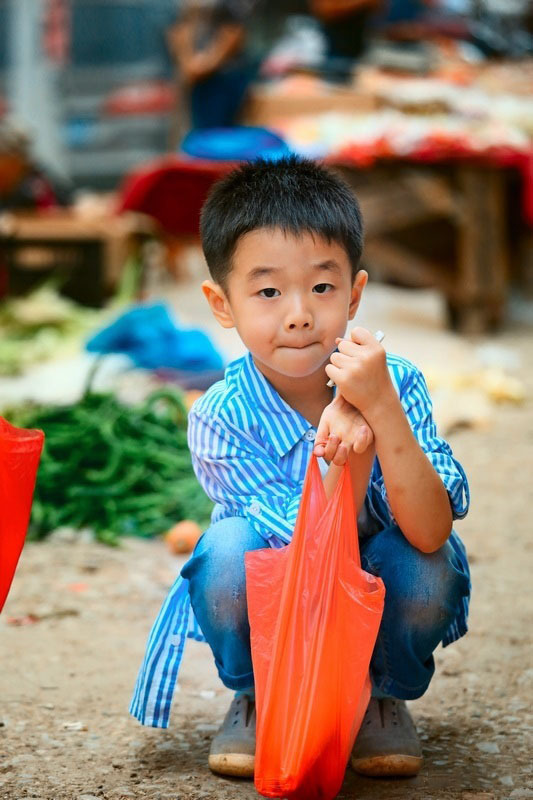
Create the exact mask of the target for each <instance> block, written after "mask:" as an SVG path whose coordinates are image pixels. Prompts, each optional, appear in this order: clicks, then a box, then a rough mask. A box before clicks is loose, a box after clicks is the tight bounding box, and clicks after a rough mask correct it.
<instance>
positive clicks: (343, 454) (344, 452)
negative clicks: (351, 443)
mask: <svg viewBox="0 0 533 800" xmlns="http://www.w3.org/2000/svg"><path fill="white" fill-rule="evenodd" d="M347 458H348V447H347V445H345V444H344V442H341V443H340V445H339V446H338V447H337V452H336V453H335V456H334V458H333V463H334V464H336V466H337V467H342V465H343V464H345V463H346V459H347Z"/></svg>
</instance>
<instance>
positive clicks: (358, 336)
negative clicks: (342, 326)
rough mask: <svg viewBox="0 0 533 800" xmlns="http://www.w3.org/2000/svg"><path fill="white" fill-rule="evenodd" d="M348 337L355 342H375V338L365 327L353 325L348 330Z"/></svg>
mask: <svg viewBox="0 0 533 800" xmlns="http://www.w3.org/2000/svg"><path fill="white" fill-rule="evenodd" d="M350 338H351V340H352V342H355V343H356V344H372V343H374V344H376V340H375V339H374V337H373V336H372V334H371V333H370V331H367V329H366V328H360V327H355V328H352V330H351V331H350Z"/></svg>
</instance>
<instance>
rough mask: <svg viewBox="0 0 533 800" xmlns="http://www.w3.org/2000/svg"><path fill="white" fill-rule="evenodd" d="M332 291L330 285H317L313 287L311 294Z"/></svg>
mask: <svg viewBox="0 0 533 800" xmlns="http://www.w3.org/2000/svg"><path fill="white" fill-rule="evenodd" d="M332 289H333V286H332V285H331V283H317V285H316V286H313V292H316V293H317V294H325V293H326V292H330V291H331V290H332Z"/></svg>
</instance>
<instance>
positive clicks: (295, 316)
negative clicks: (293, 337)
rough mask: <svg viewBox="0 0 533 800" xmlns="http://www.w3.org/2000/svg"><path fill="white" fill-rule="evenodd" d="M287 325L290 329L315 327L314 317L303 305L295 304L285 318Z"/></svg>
mask: <svg viewBox="0 0 533 800" xmlns="http://www.w3.org/2000/svg"><path fill="white" fill-rule="evenodd" d="M285 327H286V329H287V330H289V331H293V330H300V329H305V330H309V329H311V328H312V327H313V317H312V315H311V313H310V312H309V311H308V310H307V309H306V308H305V307H304V306H303V305H302V306H300V305H294V306H292V308H291V309H290V311H289V313H288V314H287V316H286V318H285Z"/></svg>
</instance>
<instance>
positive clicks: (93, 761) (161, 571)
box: [0, 320, 533, 800]
mask: <svg viewBox="0 0 533 800" xmlns="http://www.w3.org/2000/svg"><path fill="white" fill-rule="evenodd" d="M398 324H399V328H398V330H399V331H400V332H401V331H403V332H404V333H405V330H406V327H405V320H404V321H403V322H401V321H400V323H398ZM402 325H403V327H402ZM386 330H391V329H390V328H388V329H387V328H386ZM530 333H531V331H529V332H528V333H527V332H524V331H522V332H515V333H508V334H506V336H504V337H501V338H500V339H499V343H500V344H501V343H503V344H505V345H506V346H508V347H511V348H512V349H513V350H514V351H515V352H516V353H518V354H519V355H520V357H521V360H522V369H521V377H522V378H523V379H524V380H525V381H526V382H527V383H529V387H528V390H529V397H530V398H531V397H532V396H533V374H532V372H533V371H532V370H531V364H532V361H533V358H532V356H533V343H532V341H531V335H530ZM437 335H438V334H436V336H437ZM442 336H444V334H442ZM391 338H394V337H391ZM400 338H401V337H400ZM399 349H400V348H399ZM414 349H416V348H414ZM401 351H403V352H405V348H403V349H402V350H401ZM433 352H435V351H433ZM441 355H442V351H441ZM448 438H449V439H450V441H451V444H452V447H453V448H454V451H455V453H456V455H457V456H458V457H459V459H460V460H461V461H462V463H463V465H464V466H465V468H466V471H467V474H468V475H469V478H470V484H471V490H472V509H471V512H470V514H469V516H468V517H467V518H466V520H464V521H463V522H461V523H459V525H458V530H459V532H460V534H461V535H462V537H463V539H464V540H465V542H466V544H467V547H468V550H469V554H470V560H471V564H472V573H473V583H474V594H473V600H472V610H471V617H470V632H469V634H468V635H467V636H466V637H465V638H463V639H462V640H460V642H458V643H456V644H454V645H452V646H451V647H449V648H447V649H445V650H442V649H439V650H438V651H437V653H436V660H437V672H436V676H435V678H434V680H433V682H432V684H431V686H430V688H429V690H428V692H427V693H426V695H425V696H424V697H423V698H421V699H420V700H418V701H416V702H413V703H411V706H410V707H411V711H412V713H413V716H414V718H415V720H416V723H417V726H418V729H419V731H420V734H421V737H422V743H423V747H424V755H425V762H424V766H423V769H422V771H421V773H420V775H419V776H418V777H417V778H415V779H409V780H403V781H400V780H396V781H394V780H371V779H364V778H361V777H357V776H356V775H354V774H353V773H352V772H351V771H350V770H348V771H347V773H346V779H345V782H344V785H343V788H342V791H341V794H340V795H339V797H341V798H355V797H357V798H360V800H366V799H367V798H368V799H369V800H371V799H373V798H378V797H379V798H387V800H396V798H402V799H403V798H405V800H411V799H412V798H417V800H437V798H458V799H460V800H499V799H500V798H502V799H505V800H506V799H507V798H512V800H515V798H516V800H520V798H530V797H531V798H533V776H532V773H531V714H530V709H531V696H532V693H531V683H532V679H533V668H532V666H531V605H532V604H531V592H530V590H529V589H528V588H527V587H529V586H530V584H529V580H530V576H531V571H532V566H533V564H532V559H531V551H532V548H533V545H532V540H531V536H530V530H531V524H530V513H531V501H532V489H531V486H532V483H531V474H530V468H531V466H530V465H531V445H532V443H533V404H532V402H531V399H529V400H528V401H527V402H526V404H525V405H523V406H520V407H519V406H501V407H499V408H498V410H497V412H496V415H495V417H494V420H493V422H492V424H491V425H490V426H489V427H488V429H486V430H484V431H480V430H472V429H461V430H458V431H456V432H455V433H453V434H452V435H451V436H449V437H448ZM181 563H183V560H182V559H181V560H180V559H178V558H176V557H173V556H170V555H169V554H168V553H167V552H166V550H165V548H164V545H163V544H162V543H161V542H160V541H138V540H124V542H123V545H122V546H121V547H120V548H117V549H110V548H107V547H104V546H101V545H98V544H96V543H94V542H91V541H87V540H84V539H83V537H82V538H81V540H80V539H77V540H76V541H65V540H64V539H61V537H57V536H56V537H54V538H52V539H49V540H47V541H46V542H44V543H42V544H31V545H27V546H26V548H25V550H24V552H23V556H22V558H21V562H20V565H19V570H18V572H17V576H16V579H15V582H14V585H13V588H12V592H11V595H10V597H9V599H8V602H7V603H6V607H5V610H4V612H3V614H2V616H1V617H0V641H1V643H2V645H1V654H0V798H2V800H19V799H20V798H26V797H33V798H41V800H45V798H46V800H93V799H94V798H105V799H107V798H108V799H109V800H111V799H113V800H119V799H120V798H124V800H125V798H135V799H136V800H137V799H139V800H140V798H147V799H149V800H200V798H205V799H206V800H207V799H208V798H209V800H240V798H253V797H257V794H256V793H255V790H254V787H253V784H252V783H250V782H248V781H239V780H226V779H222V778H218V777H216V776H214V775H212V774H211V773H210V772H209V770H208V768H207V753H208V749H209V741H210V738H211V737H212V735H213V733H214V731H215V730H216V728H217V726H218V724H219V723H220V721H221V719H222V717H223V715H224V713H225V710H226V708H227V705H228V703H229V700H230V693H229V692H228V691H227V690H225V689H224V688H223V687H222V685H221V684H220V682H219V680H218V678H217V676H216V673H215V670H214V667H213V664H212V659H211V656H210V652H209V649H208V648H207V646H206V645H202V644H199V643H196V642H189V644H188V647H187V651H186V656H185V661H184V668H183V671H182V673H181V675H180V687H179V694H177V696H176V700H175V705H174V711H173V716H172V718H171V727H170V728H169V730H168V731H158V730H152V729H144V728H142V727H141V726H139V724H138V723H137V722H136V721H135V720H133V719H131V718H130V717H129V716H128V714H127V705H128V702H129V698H130V694H131V690H132V687H133V683H134V680H135V676H136V672H137V668H138V665H139V663H140V661H141V658H142V654H143V651H144V644H145V640H146V636H147V633H148V630H149V627H150V624H151V622H152V620H153V618H154V616H155V614H156V613H157V610H158V608H159V605H160V603H161V601H162V599H163V597H164V596H165V593H166V590H167V588H168V586H169V584H170V583H171V582H172V580H173V578H174V575H175V574H176V571H177V570H178V569H179V567H180V566H181ZM28 615H35V616H36V617H37V618H38V619H37V621H34V622H33V623H32V624H21V625H15V624H13V618H15V620H16V619H19V620H21V621H24V618H27V617H28ZM26 621H28V620H27V619H26Z"/></svg>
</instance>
